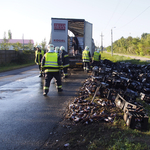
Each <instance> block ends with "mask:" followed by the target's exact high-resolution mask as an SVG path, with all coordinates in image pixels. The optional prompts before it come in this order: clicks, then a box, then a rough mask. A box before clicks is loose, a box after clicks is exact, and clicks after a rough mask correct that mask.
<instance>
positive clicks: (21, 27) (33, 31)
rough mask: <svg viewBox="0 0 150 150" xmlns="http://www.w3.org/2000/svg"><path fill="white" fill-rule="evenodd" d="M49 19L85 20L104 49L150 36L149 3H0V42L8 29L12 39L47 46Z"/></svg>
mask: <svg viewBox="0 0 150 150" xmlns="http://www.w3.org/2000/svg"><path fill="white" fill-rule="evenodd" d="M51 18H75V19H85V20H86V21H88V22H90V23H92V24H93V39H94V42H95V45H96V46H101V45H103V46H104V47H107V46H110V45H111V41H113V42H114V41H116V40H118V39H120V38H121V37H124V38H127V37H128V36H132V37H134V38H136V37H139V38H140V37H141V35H142V34H143V33H150V0H74V1H73V0H72V1H71V0H0V39H3V38H4V32H6V38H8V30H10V31H11V32H12V39H22V37H23V36H24V39H33V40H34V43H35V44H36V43H38V44H39V43H41V42H42V41H43V40H44V39H46V42H47V43H48V42H49V40H50V32H51ZM111 31H112V34H111Z"/></svg>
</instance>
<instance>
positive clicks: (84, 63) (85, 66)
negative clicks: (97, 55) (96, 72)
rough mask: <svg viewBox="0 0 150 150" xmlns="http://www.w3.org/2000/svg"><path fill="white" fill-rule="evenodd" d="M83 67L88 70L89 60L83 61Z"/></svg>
mask: <svg viewBox="0 0 150 150" xmlns="http://www.w3.org/2000/svg"><path fill="white" fill-rule="evenodd" d="M83 69H84V70H87V71H89V69H90V63H89V62H83Z"/></svg>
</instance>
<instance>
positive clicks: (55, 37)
mask: <svg viewBox="0 0 150 150" xmlns="http://www.w3.org/2000/svg"><path fill="white" fill-rule="evenodd" d="M51 23H52V29H51V30H52V31H51V43H52V44H54V46H59V47H60V46H64V47H65V49H66V50H67V51H68V20H62V19H60V20H59V19H52V22H51Z"/></svg>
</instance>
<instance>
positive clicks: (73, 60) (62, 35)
mask: <svg viewBox="0 0 150 150" xmlns="http://www.w3.org/2000/svg"><path fill="white" fill-rule="evenodd" d="M92 29H93V25H92V24H91V23H89V22H87V21H85V20H84V19H69V18H51V34H50V42H49V43H50V44H54V46H59V47H60V46H64V47H65V50H66V51H67V52H68V56H69V63H70V68H75V67H79V66H82V65H83V63H82V51H83V50H84V48H85V46H89V51H90V53H91V55H92V54H93V52H94V50H95V44H94V40H93V38H92ZM76 34H77V35H78V37H77V38H78V41H79V46H78V54H76V55H73V51H74V49H73V46H72V42H73V37H74V36H75V35H76Z"/></svg>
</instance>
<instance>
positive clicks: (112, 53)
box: [111, 29, 113, 56]
mask: <svg viewBox="0 0 150 150" xmlns="http://www.w3.org/2000/svg"><path fill="white" fill-rule="evenodd" d="M111 56H113V32H112V29H111Z"/></svg>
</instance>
